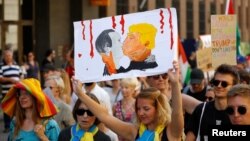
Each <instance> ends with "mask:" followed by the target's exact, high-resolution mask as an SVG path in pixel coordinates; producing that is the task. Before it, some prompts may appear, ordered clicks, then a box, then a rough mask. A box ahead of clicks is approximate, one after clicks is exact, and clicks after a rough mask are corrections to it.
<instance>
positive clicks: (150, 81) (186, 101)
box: [145, 73, 201, 114]
mask: <svg viewBox="0 0 250 141" xmlns="http://www.w3.org/2000/svg"><path fill="white" fill-rule="evenodd" d="M146 82H147V84H145V86H146V85H148V86H149V87H154V88H157V89H158V90H160V91H161V93H162V94H163V95H165V96H166V97H167V98H168V100H169V101H170V102H171V99H172V93H171V85H170V84H169V78H168V74H167V73H163V74H159V75H153V76H148V77H147V78H146ZM181 97H182V106H183V107H182V108H183V111H184V113H189V114H192V112H193V111H194V109H195V107H196V106H197V105H198V104H200V103H201V101H199V100H197V99H195V98H193V97H191V96H189V95H186V94H182V95H181Z"/></svg>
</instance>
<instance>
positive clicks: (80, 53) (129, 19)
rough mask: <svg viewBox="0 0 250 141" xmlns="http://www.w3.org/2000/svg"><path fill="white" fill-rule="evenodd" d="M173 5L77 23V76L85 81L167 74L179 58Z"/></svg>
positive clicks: (75, 26)
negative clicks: (166, 7) (171, 6)
mask: <svg viewBox="0 0 250 141" xmlns="http://www.w3.org/2000/svg"><path fill="white" fill-rule="evenodd" d="M177 26H178V25H177V15H176V10H175V9H174V8H168V9H156V10H152V11H146V12H139V13H133V14H126V15H119V16H112V17H106V18H101V19H94V20H85V21H78V22H74V41H75V52H74V53H75V76H76V78H77V79H79V80H81V81H82V82H98V81H104V80H112V79H118V78H126V77H139V76H148V75H156V74H160V73H165V72H166V71H167V70H168V69H169V68H172V62H173V60H177V43H178V42H177V35H178V34H177V33H178V32H177Z"/></svg>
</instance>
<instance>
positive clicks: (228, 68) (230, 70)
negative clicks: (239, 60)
mask: <svg viewBox="0 0 250 141" xmlns="http://www.w3.org/2000/svg"><path fill="white" fill-rule="evenodd" d="M218 73H220V74H228V75H231V76H232V77H233V85H235V84H238V83H239V82H240V77H239V73H238V71H237V69H236V68H235V67H233V66H232V65H228V64H221V65H220V66H218V67H217V69H216V70H215V73H214V77H215V76H216V74H218Z"/></svg>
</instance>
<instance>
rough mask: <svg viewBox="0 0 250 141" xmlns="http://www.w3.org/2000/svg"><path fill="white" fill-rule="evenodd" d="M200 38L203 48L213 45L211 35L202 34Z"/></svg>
mask: <svg viewBox="0 0 250 141" xmlns="http://www.w3.org/2000/svg"><path fill="white" fill-rule="evenodd" d="M200 40H201V43H202V48H209V47H211V46H212V45H211V35H200Z"/></svg>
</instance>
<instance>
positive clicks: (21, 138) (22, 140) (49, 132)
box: [8, 119, 60, 141]
mask: <svg viewBox="0 0 250 141" xmlns="http://www.w3.org/2000/svg"><path fill="white" fill-rule="evenodd" d="M14 130H15V121H14V120H12V122H11V124H10V133H9V136H8V141H40V139H39V137H38V136H37V135H36V133H35V132H34V130H30V131H25V130H22V129H21V130H20V131H19V133H18V135H17V136H16V137H15V139H14ZM59 133H60V128H59V126H58V124H57V123H56V121H55V120H54V119H49V120H48V123H47V124H46V127H45V135H46V136H47V138H48V139H49V141H57V140H58V135H59Z"/></svg>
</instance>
